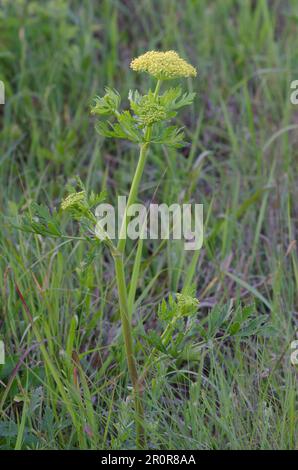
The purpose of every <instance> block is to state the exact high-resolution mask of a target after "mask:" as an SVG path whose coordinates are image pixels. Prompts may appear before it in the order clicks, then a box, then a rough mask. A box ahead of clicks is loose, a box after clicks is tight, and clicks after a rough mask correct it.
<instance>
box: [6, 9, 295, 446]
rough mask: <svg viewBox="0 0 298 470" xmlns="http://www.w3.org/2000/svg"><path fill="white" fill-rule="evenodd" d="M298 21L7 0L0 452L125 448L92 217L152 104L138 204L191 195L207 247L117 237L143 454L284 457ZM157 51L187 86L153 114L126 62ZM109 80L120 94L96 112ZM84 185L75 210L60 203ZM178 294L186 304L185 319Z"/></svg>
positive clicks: (112, 328) (114, 319) (114, 346)
mask: <svg viewBox="0 0 298 470" xmlns="http://www.w3.org/2000/svg"><path fill="white" fill-rule="evenodd" d="M297 14H298V10H297V1H296V0H287V1H283V2H281V1H279V0H271V1H270V2H269V1H266V0H264V1H258V2H256V1H250V0H247V1H243V2H240V1H238V0H200V1H187V2H181V1H176V0H171V2H169V1H165V0H160V1H158V2H155V3H154V8H153V7H152V2H148V1H144V0H140V1H138V2H137V1H136V2H134V1H131V2H125V1H124V2H123V1H121V2H120V1H118V0H115V1H113V2H111V1H110V0H102V1H101V2H98V1H93V0H88V1H87V0H80V1H78V0H73V1H72V2H68V1H66V0H44V1H43V2H38V1H34V0H26V1H25V0H15V1H14V2H10V1H3V2H1V14H0V58H1V71H0V80H2V81H3V82H4V84H5V92H6V96H5V98H6V103H5V105H4V106H2V105H0V126H1V132H0V148H1V152H0V179H1V192H0V206H1V209H2V210H1V213H0V225H1V230H0V245H1V256H0V276H1V287H0V304H1V312H0V340H3V341H4V343H5V352H6V364H5V365H4V366H3V365H0V448H1V449H132V448H134V446H135V439H136V427H135V424H134V420H133V410H134V400H133V394H132V382H131V379H130V377H129V375H128V374H127V372H126V370H127V369H126V354H125V345H124V341H123V335H122V330H121V318H120V312H119V305H118V302H117V286H116V283H115V276H114V270H113V255H112V256H111V255H110V248H112V247H111V246H109V240H105V241H104V242H103V241H100V240H99V239H98V238H97V237H96V234H95V231H94V223H93V221H92V220H91V219H90V218H89V216H90V214H92V216H91V217H93V216H94V208H95V207H96V203H95V205H93V204H92V200H94V199H96V198H97V197H99V198H100V200H102V201H107V202H110V203H112V204H114V203H115V195H117V194H125V195H127V194H128V191H129V188H130V184H131V181H130V175H133V174H134V171H135V167H136V163H137V161H136V145H140V144H139V139H140V138H143V130H144V128H145V127H146V126H147V125H148V122H150V121H151V122H152V119H153V120H154V119H155V113H156V112H157V111H158V113H157V115H158V119H160V118H161V117H163V116H164V112H162V114H160V111H161V108H160V107H159V106H162V107H164V105H165V103H163V102H162V99H163V98H162V97H163V96H165V100H168V103H170V104H171V109H170V108H169V107H168V109H167V110H166V111H165V112H166V116H167V119H165V120H160V121H159V122H158V123H157V124H155V123H154V124H153V126H155V125H156V133H157V131H158V135H155V140H156V143H153V142H152V136H153V132H154V133H155V130H153V132H152V136H151V144H150V152H149V153H148V159H147V161H146V166H145V169H144V175H143V178H142V180H141V183H140V188H139V189H140V190H139V198H138V199H139V200H140V201H142V202H144V203H146V204H147V203H149V202H151V201H152V200H153V201H154V202H160V201H165V202H166V203H167V204H171V203H173V202H177V201H179V202H185V201H195V202H200V203H203V204H204V218H205V227H204V229H205V240H204V246H203V248H202V250H201V251H200V252H199V253H196V252H194V253H190V252H188V253H187V252H185V251H184V250H183V247H182V246H181V245H180V244H179V241H173V240H170V241H162V242H160V241H158V240H156V241H153V242H152V243H149V242H147V241H143V240H138V241H135V242H133V241H130V240H128V241H127V246H126V250H125V253H126V255H127V257H126V260H125V272H126V282H127V284H128V292H129V296H128V305H129V311H130V314H131V315H132V318H133V331H132V333H133V341H134V349H135V351H134V352H135V356H136V359H137V361H138V364H139V379H140V384H141V386H142V392H143V395H142V398H143V403H144V409H145V422H144V427H145V431H146V436H147V445H148V447H149V448H151V449H194V448H195V449H272V448H273V449H295V448H297V442H298V441H297V439H298V427H297V366H294V365H292V364H291V361H290V355H291V347H290V345H291V342H292V341H293V340H294V339H295V338H296V329H297V324H296V312H297V292H298V258H297V244H295V240H297V213H298V206H297V201H298V195H297V177H298V175H297V168H298V167H297V145H296V140H297V124H296V123H297V109H298V108H297V106H294V105H292V104H291V101H290V99H289V97H290V93H291V90H290V83H291V81H292V80H295V79H297V78H298V77H297V61H298V49H297ZM168 49H175V50H177V51H178V52H179V55H180V56H181V57H183V58H188V59H189V61H190V63H191V64H193V65H194V67H195V68H196V69H197V70H198V71H199V79H198V80H193V79H192V78H187V79H185V80H183V81H181V82H180V83H181V91H180V92H179V84H178V83H177V82H174V81H169V82H166V84H165V86H163V87H162V88H161V89H160V91H159V103H158V104H156V106H155V107H153V108H151V110H150V109H149V104H148V102H150V103H151V101H150V98H149V99H148V102H147V99H146V98H145V97H146V95H150V92H149V91H147V90H148V88H147V85H149V87H150V88H152V89H153V88H154V84H153V77H152V76H150V75H149V74H147V73H144V74H142V73H134V72H133V71H132V69H131V68H130V67H129V64H130V61H131V58H132V57H136V56H138V55H139V54H142V53H143V52H144V51H145V50H161V51H167V50H168ZM151 80H152V81H151ZM105 84H109V87H110V90H112V91H113V92H114V93H115V94H116V96H113V97H112V96H111V93H108V92H107V95H110V96H109V97H108V102H107V103H106V105H105V107H106V111H107V113H106V114H102V115H99V114H95V115H93V116H92V117H91V119H90V115H89V112H88V111H89V105H90V98H92V97H93V96H94V95H96V93H99V94H101V95H105V92H103V90H104V85H105ZM115 89H117V90H119V92H120V95H121V97H122V100H121V103H120V96H119V95H118V94H117V92H115ZM130 89H131V90H133V91H131V92H129V90H130ZM135 90H138V93H137V92H136V91H135ZM193 91H196V97H195V99H194V100H193V99H192V97H191V93H192V92H193ZM168 93H170V94H171V95H172V98H167V94H168ZM184 93H186V96H185V97H184V96H183V95H184ZM176 95H177V96H176ZM127 96H128V100H127ZM188 97H189V98H188ZM130 98H131V99H132V101H133V102H134V103H136V110H133V109H132V107H131V104H130ZM110 99H111V100H112V101H110V102H109V100H110ZM143 99H144V102H143V103H142V104H145V105H146V106H145V107H147V109H146V112H141V109H140V108H139V107H138V106H139V101H140V100H143ZM185 99H186V100H188V99H190V102H192V101H193V104H191V106H188V107H181V109H179V105H178V103H179V102H180V101H181V100H182V103H183V100H185ZM94 103H95V102H94ZM94 103H93V104H94ZM177 105H178V108H177V109H175V106H177ZM111 108H112V109H114V111H115V110H117V111H118V112H119V113H120V114H121V113H123V112H124V111H125V110H126V111H128V112H129V114H130V115H131V116H132V119H133V120H134V121H135V128H133V126H132V127H131V126H129V125H127V124H126V123H125V125H123V127H121V126H120V124H119V122H118V120H117V117H116V116H115V114H113V113H111V112H110V109H111ZM103 109H104V106H102V110H103ZM148 109H149V111H150V113H149V121H148V120H147V119H148ZM177 110H179V114H178V115H176V116H175V113H176V112H177ZM171 114H172V117H171ZM168 117H169V120H168ZM126 119H127V117H126V116H125V117H124V121H125V120H126ZM129 119H130V118H129ZM170 119H171V121H170ZM92 120H96V121H102V123H103V124H104V125H105V130H108V131H113V128H111V125H112V126H113V127H115V126H116V134H118V133H120V134H122V135H123V137H121V139H120V140H118V139H114V138H112V139H106V138H105V137H102V136H100V135H98V133H96V132H94V127H93V125H92V122H90V121H92ZM120 121H121V119H120ZM118 124H119V127H117V125H118ZM172 126H176V132H177V128H178V129H180V128H183V130H184V133H185V136H184V137H183V138H182V139H181V130H180V131H178V135H179V139H178V141H177V140H176V142H175V134H174V135H170V138H169V134H171V131H170V130H169V128H171V127H172ZM131 130H133V134H131ZM127 135H129V137H130V139H128V138H127ZM173 137H174V143H175V144H177V143H178V145H179V142H180V143H181V141H182V140H183V141H184V142H186V145H183V146H182V147H181V146H180V147H179V146H178V147H177V146H175V145H169V144H168V143H169V141H173ZM161 141H164V142H168V143H167V145H162V146H159V144H158V142H161ZM141 145H142V144H141ZM77 174H79V175H80V176H81V178H82V180H83V181H84V185H82V184H81V183H80V182H79V181H74V180H73V175H77ZM92 189H93V191H94V194H93V195H92V191H91V190H92ZM81 191H84V192H85V195H86V199H84V200H83V199H82V205H81V206H80V210H79V212H77V211H76V212H75V213H74V212H73V211H71V210H70V211H68V210H66V211H63V210H61V201H63V200H64V198H66V197H68V195H69V194H71V193H76V192H78V193H80V192H81ZM32 201H36V202H32ZM55 208H56V209H55ZM89 210H90V212H89ZM87 215H88V216H87ZM20 226H21V227H22V229H23V230H16V227H20ZM177 292H179V293H183V295H184V296H185V297H188V296H189V297H190V298H193V299H200V303H199V305H196V306H195V305H194V306H193V309H192V308H191V309H190V310H188V307H187V312H188V313H187V315H185V316H184V315H182V310H181V308H180V307H183V305H181V304H180V306H179V308H178V303H179V300H178V299H179V295H177V294H176V293H177Z"/></svg>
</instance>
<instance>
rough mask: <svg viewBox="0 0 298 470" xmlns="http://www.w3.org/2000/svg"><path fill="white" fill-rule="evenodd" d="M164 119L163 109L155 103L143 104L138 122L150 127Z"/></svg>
mask: <svg viewBox="0 0 298 470" xmlns="http://www.w3.org/2000/svg"><path fill="white" fill-rule="evenodd" d="M165 118H166V112H165V110H164V107H163V106H160V105H159V104H157V103H145V104H143V106H142V107H141V112H140V120H141V122H142V123H143V124H144V125H145V126H151V125H152V124H154V123H155V122H159V121H162V120H163V119H165Z"/></svg>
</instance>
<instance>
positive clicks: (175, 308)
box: [21, 51, 198, 448]
mask: <svg viewBox="0 0 298 470" xmlns="http://www.w3.org/2000/svg"><path fill="white" fill-rule="evenodd" d="M130 66H131V68H132V70H133V71H135V72H146V73H148V74H149V75H151V76H152V77H153V78H154V79H155V80H156V83H155V88H154V90H151V89H149V90H148V92H147V94H141V93H140V92H139V91H138V90H130V91H129V95H128V101H129V109H124V110H123V109H121V101H122V100H121V96H120V94H119V93H118V91H117V90H115V89H111V88H108V87H107V88H106V89H105V94H104V96H102V97H100V96H97V97H96V98H95V100H94V104H93V105H92V107H91V114H92V115H94V116H96V117H97V118H98V119H97V122H96V125H95V127H96V130H97V132H98V133H99V134H100V135H101V136H103V137H105V138H114V139H125V140H128V141H130V142H133V143H134V144H136V145H138V147H139V159H138V162H137V165H136V170H135V173H134V176H133V178H132V182H131V186H130V190H129V196H128V199H127V205H126V209H125V213H124V217H123V220H122V226H121V229H120V236H119V240H118V243H117V244H114V242H112V241H111V240H110V239H108V238H104V237H100V240H99V237H98V236H97V234H96V231H95V224H96V217H95V214H94V207H95V206H96V205H97V204H98V203H99V202H101V201H102V200H103V199H104V197H105V195H104V194H102V193H101V194H99V195H96V194H94V193H91V194H90V195H89V194H87V191H86V189H85V188H84V185H83V183H82V182H81V181H80V180H79V179H78V180H77V184H76V186H77V187H78V188H77V189H74V188H71V189H70V193H69V195H68V196H66V198H65V199H64V200H63V201H62V203H61V206H60V211H59V213H60V214H61V213H62V212H67V213H68V214H69V215H70V217H71V218H72V219H74V220H76V221H78V222H79V225H80V227H81V233H80V237H79V238H81V239H85V240H87V241H88V242H90V243H92V244H93V247H94V246H95V249H96V247H97V246H98V244H99V243H102V242H104V243H105V244H106V245H107V247H108V248H109V249H110V251H111V254H112V256H113V259H114V265H115V274H116V280H117V288H118V299H119V307H120V314H121V322H122V329H123V337H124V343H125V350H126V358H127V364H128V370H129V374H130V378H131V382H132V386H133V391H134V402H135V417H136V436H137V437H136V440H137V446H138V447H139V448H142V447H144V442H145V436H144V410H143V404H142V396H141V394H142V379H143V378H144V374H145V372H146V368H147V367H148V365H149V363H150V360H151V358H153V356H154V353H155V351H156V350H157V349H160V348H161V350H165V348H166V347H167V345H168V343H169V341H170V337H171V335H172V333H173V329H174V328H175V324H176V322H177V321H179V320H180V319H181V318H183V317H185V316H190V315H192V314H193V313H195V312H196V311H197V306H198V301H197V300H196V299H195V298H194V297H193V295H187V293H183V294H177V295H176V297H175V298H174V297H172V296H170V297H169V303H168V304H167V303H165V301H163V302H162V304H161V305H160V307H159V309H158V316H159V318H160V320H161V321H162V322H165V323H167V326H166V328H165V331H164V333H163V335H162V337H161V338H160V339H159V340H156V347H154V349H153V350H152V352H151V354H150V356H149V360H148V361H149V362H148V361H147V362H146V363H145V367H144V370H143V373H142V374H139V370H138V367H137V362H136V358H135V353H134V342H133V331H132V324H131V321H132V313H133V312H132V311H131V308H130V306H129V301H128V288H127V284H126V276H125V269H124V266H125V263H124V258H125V248H126V237H125V235H126V231H127V226H128V222H129V216H128V208H129V207H130V206H131V205H132V204H134V203H135V202H136V199H137V196H138V189H139V185H140V181H141V178H142V175H143V171H144V167H145V163H146V160H147V155H148V150H149V148H150V146H151V145H165V146H169V147H175V148H179V147H181V146H184V145H185V141H184V139H185V135H184V131H183V129H181V128H179V127H178V126H177V125H175V124H173V123H172V120H173V119H174V118H175V117H176V115H177V113H178V111H179V110H180V109H181V108H183V107H185V106H189V105H190V104H191V103H192V102H193V99H194V97H195V93H187V92H183V90H182V88H181V86H179V85H178V86H177V85H176V86H169V85H168V83H169V81H170V80H173V79H180V78H188V77H195V76H196V75H197V72H196V69H195V68H194V67H193V66H192V65H190V64H189V63H187V62H186V61H185V60H184V59H182V58H181V57H180V56H179V55H178V54H177V53H176V52H175V51H167V52H157V51H150V52H147V53H146V54H143V55H141V56H140V57H138V58H136V59H134V60H132V62H131V64H130ZM163 86H164V89H162V88H163ZM21 228H22V229H23V230H27V231H31V232H34V233H38V234H41V235H44V236H49V235H50V236H53V237H63V236H65V235H63V234H62V230H61V228H60V226H59V223H58V213H56V212H55V213H53V214H50V213H49V211H48V210H47V209H43V208H41V207H40V206H37V205H36V204H34V206H33V207H32V209H31V212H30V214H29V216H28V217H27V218H25V219H24V221H23V225H22V227H21ZM67 238H71V237H69V236H67ZM74 238H76V239H77V238H78V237H74ZM92 259H93V258H92V257H91V261H92ZM133 301H134V299H133ZM158 345H159V346H160V347H157V346H158Z"/></svg>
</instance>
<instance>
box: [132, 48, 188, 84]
mask: <svg viewBox="0 0 298 470" xmlns="http://www.w3.org/2000/svg"><path fill="white" fill-rule="evenodd" d="M130 66H131V68H132V69H133V70H134V71H136V72H147V73H150V75H153V76H154V77H155V78H157V79H158V80H170V79H173V78H179V77H196V75H197V71H196V69H195V68H194V67H193V66H192V65H190V64H189V63H187V62H186V61H185V60H184V59H182V58H181V57H180V56H179V55H178V54H177V52H175V51H167V52H158V51H150V52H146V54H143V55H140V56H139V57H137V58H136V59H134V60H133V61H132V62H131V64H130Z"/></svg>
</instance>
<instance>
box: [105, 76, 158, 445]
mask: <svg viewBox="0 0 298 470" xmlns="http://www.w3.org/2000/svg"><path fill="white" fill-rule="evenodd" d="M160 85H161V82H160V81H158V82H157V84H156V88H155V91H154V96H155V98H156V97H157V95H158V91H159V88H160ZM150 137H151V127H150V126H148V127H147V128H146V129H145V142H144V143H142V145H141V147H140V156H139V161H138V165H137V168H136V171H135V175H134V177H133V180H132V184H131V188H130V191H129V196H128V200H127V205H126V209H125V213H124V216H123V221H122V224H121V229H120V236H119V241H118V245H117V249H116V250H115V252H114V253H113V256H114V263H115V273H116V279H117V287H118V295H119V304H120V315H121V322H122V329H123V336H124V343H125V351H126V356H127V365H128V370H129V374H130V378H131V381H132V385H133V389H134V400H135V413H136V435H137V439H136V441H137V447H138V448H144V445H145V432H144V409H143V403H142V397H141V387H140V383H139V379H138V371H137V366H136V360H135V355H134V348H133V337H132V329H131V322H130V316H129V307H128V298H127V287H126V281H125V274H124V261H123V257H124V251H125V246H126V231H127V225H128V218H129V217H128V208H129V207H130V206H131V205H132V204H134V203H135V201H136V198H137V194H138V189H139V185H140V181H141V178H142V175H143V172H144V167H145V163H146V156H147V151H148V147H149V142H150Z"/></svg>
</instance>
